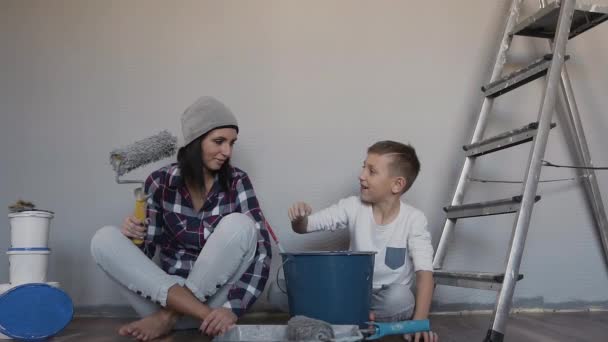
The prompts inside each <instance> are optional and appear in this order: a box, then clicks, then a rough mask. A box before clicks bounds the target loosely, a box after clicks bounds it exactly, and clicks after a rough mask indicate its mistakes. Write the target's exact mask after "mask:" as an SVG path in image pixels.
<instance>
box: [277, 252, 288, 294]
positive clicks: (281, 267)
mask: <svg viewBox="0 0 608 342" xmlns="http://www.w3.org/2000/svg"><path fill="white" fill-rule="evenodd" d="M288 261H289V257H287V258H285V261H283V262H282V263H281V266H279V269H278V270H277V277H276V278H277V279H276V280H275V282H276V283H277V287H278V288H279V290H281V292H283V293H284V294H287V290H283V288H282V287H281V285H280V283H279V274H281V270H282V269H283V266H285V263H286V262H288ZM285 283H286V284H287V280H285Z"/></svg>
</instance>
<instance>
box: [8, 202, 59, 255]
mask: <svg viewBox="0 0 608 342" xmlns="http://www.w3.org/2000/svg"><path fill="white" fill-rule="evenodd" d="M8 218H9V220H10V225H11V247H13V248H33V247H44V248H46V247H48V244H49V227H50V223H51V219H52V218H53V213H52V212H50V211H45V210H28V211H21V212H18V213H11V214H9V215H8Z"/></svg>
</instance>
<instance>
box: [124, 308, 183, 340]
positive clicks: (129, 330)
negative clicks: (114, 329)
mask: <svg viewBox="0 0 608 342" xmlns="http://www.w3.org/2000/svg"><path fill="white" fill-rule="evenodd" d="M178 318H179V316H178V315H177V314H176V313H175V312H173V311H169V310H167V309H161V310H159V311H157V312H155V313H153V314H152V315H150V316H148V317H144V318H142V319H140V320H139V321H135V322H131V323H129V324H126V325H123V326H122V327H120V329H118V334H120V335H121V336H131V337H133V338H136V339H137V340H140V341H150V340H153V339H155V338H158V337H161V336H164V335H167V334H168V333H170V332H171V330H172V329H173V326H174V325H175V322H177V319H178Z"/></svg>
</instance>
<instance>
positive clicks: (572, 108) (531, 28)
mask: <svg viewBox="0 0 608 342" xmlns="http://www.w3.org/2000/svg"><path fill="white" fill-rule="evenodd" d="M522 1H523V0H513V1H512V3H511V7H510V9H509V16H508V19H507V22H506V25H505V31H504V33H503V37H502V41H501V44H500V47H499V51H498V53H497V56H496V62H495V64H494V69H493V71H492V76H491V78H490V83H488V84H487V85H485V86H483V87H482V88H481V90H482V92H483V95H484V100H483V104H482V107H481V110H480V113H479V117H478V120H477V124H476V127H475V131H474V133H473V137H472V139H471V143H470V144H469V145H466V146H463V149H464V151H465V157H466V159H465V161H464V166H463V168H462V171H461V173H460V178H459V180H458V185H457V187H456V191H455V193H454V197H453V198H452V202H451V204H450V206H447V207H445V208H444V210H445V212H446V221H445V225H444V228H443V232H442V235H441V239H440V241H439V245H438V247H437V252H436V254H435V258H434V260H433V268H434V269H435V281H436V283H437V284H438V285H449V286H458V287H467V288H476V289H484V290H495V291H497V292H498V295H497V301H496V305H495V308H494V312H493V315H492V319H491V322H490V328H489V329H488V332H487V334H486V337H485V339H484V341H486V342H490V341H491V342H497V341H503V339H504V335H505V330H506V325H507V320H508V315H509V311H510V309H511V303H512V299H513V292H514V290H515V285H516V282H517V281H519V280H521V279H522V278H523V275H521V274H519V267H520V265H521V261H522V255H523V252H524V245H525V241H526V235H527V233H528V228H529V225H530V218H531V216H532V209H533V207H534V204H535V202H537V201H539V200H540V199H541V198H540V196H537V188H538V182H539V178H540V173H541V167H542V166H543V157H544V154H545V148H546V145H547V139H548V136H549V131H550V130H551V128H553V127H555V124H553V123H551V119H552V116H553V112H554V109H555V103H556V101H557V100H558V98H559V99H560V100H561V101H563V103H564V104H565V106H564V107H565V109H566V112H567V113H566V114H567V122H568V123H569V126H570V127H567V128H568V129H570V130H571V131H572V137H574V141H572V143H573V145H574V146H575V150H576V157H577V158H576V159H577V160H578V162H579V163H581V164H583V165H586V166H592V162H591V156H590V153H589V149H588V147H587V143H586V140H585V135H584V132H583V128H582V124H581V120H580V117H579V113H578V108H577V106H576V101H575V99H574V93H573V91H572V86H571V84H570V79H569V76H568V72H567V69H566V65H565V63H564V62H565V61H566V60H567V59H568V56H566V55H565V51H566V44H567V42H568V40H569V39H570V38H574V37H576V36H578V35H579V34H581V33H583V32H585V31H587V30H589V29H591V28H593V27H595V26H597V25H599V24H600V23H602V22H604V21H606V20H608V6H601V5H588V4H582V3H578V2H577V1H576V0H561V1H560V2H553V3H550V4H547V3H546V1H545V0H541V1H540V5H541V8H540V10H539V11H538V12H536V13H534V14H533V15H531V16H529V17H528V18H526V19H524V20H521V21H519V22H518V17H519V13H520V8H521V3H522ZM514 36H529V37H537V38H546V39H548V40H549V43H550V47H551V54H548V55H546V56H543V57H542V58H540V59H538V60H535V61H533V62H532V63H530V65H528V66H526V67H524V68H522V69H520V70H517V71H515V72H512V73H510V74H507V75H504V76H502V75H501V74H502V70H503V67H504V65H505V63H506V60H507V52H508V50H509V47H510V45H511V41H512V39H513V37H514ZM543 76H546V81H545V82H546V87H545V90H544V94H543V97H542V102H541V105H540V110H539V113H538V118H537V121H535V122H532V123H530V124H529V125H526V126H524V127H521V128H517V129H514V130H511V131H509V132H505V133H502V134H499V135H497V136H494V137H489V138H483V133H484V130H485V128H486V125H487V122H488V118H489V114H490V112H491V109H492V104H493V102H494V99H495V98H496V97H498V96H500V95H502V94H505V93H507V92H509V91H511V90H513V89H516V88H518V87H520V86H523V85H525V84H526V83H528V82H531V81H533V80H535V79H538V78H540V77H543ZM560 89H561V92H560V91H559V90H560ZM527 142H531V143H532V148H531V151H530V156H529V160H528V165H527V169H526V175H525V178H524V182H523V187H522V190H521V193H520V194H517V195H516V196H513V197H511V198H506V199H498V200H491V201H487V202H482V203H468V204H464V203H463V200H464V194H465V188H466V185H467V183H468V180H469V177H470V174H471V171H472V169H473V165H474V162H475V159H476V158H479V157H482V156H484V155H486V154H489V153H493V152H498V151H501V150H503V149H505V148H509V147H512V146H516V145H519V144H523V143H527ZM580 172H581V173H582V176H583V177H582V179H583V184H584V188H585V192H586V195H587V198H588V200H589V203H590V206H591V208H592V211H593V215H594V219H595V224H596V227H597V230H598V232H599V236H600V238H601V243H602V246H603V249H604V254H605V256H606V261H607V263H608V220H607V219H606V211H605V210H604V204H603V203H602V199H601V196H600V192H599V186H598V183H597V179H596V176H595V173H594V171H593V170H592V169H583V170H582V171H580ZM509 213H515V214H516V215H515V216H516V218H515V221H514V225H513V232H512V235H511V242H510V245H509V249H508V252H507V260H506V265H505V269H504V272H500V273H487V272H471V271H467V272H456V271H448V270H443V269H442V266H443V261H444V259H445V256H446V252H447V249H448V242H449V241H450V239H451V236H452V234H453V233H454V226H455V224H456V221H457V220H458V219H463V218H471V217H479V216H488V215H500V214H509Z"/></svg>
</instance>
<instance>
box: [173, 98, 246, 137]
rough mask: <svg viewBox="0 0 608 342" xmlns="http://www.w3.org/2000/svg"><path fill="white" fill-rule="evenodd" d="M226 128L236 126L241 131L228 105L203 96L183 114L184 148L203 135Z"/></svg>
mask: <svg viewBox="0 0 608 342" xmlns="http://www.w3.org/2000/svg"><path fill="white" fill-rule="evenodd" d="M224 126H234V127H235V128H236V131H237V132H238V131H239V127H238V123H237V122H236V117H234V114H232V112H231V111H230V109H228V107H226V105H224V104H223V103H221V102H220V101H218V100H217V99H215V98H213V97H211V96H203V97H201V98H199V99H198V100H196V102H194V103H193V104H192V105H191V106H190V107H188V109H186V111H185V112H184V114H182V133H183V134H184V146H186V145H188V144H189V143H191V142H192V141H194V140H195V139H196V138H198V137H200V136H201V135H203V134H205V133H207V132H209V131H212V130H214V129H216V128H219V127H224Z"/></svg>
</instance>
